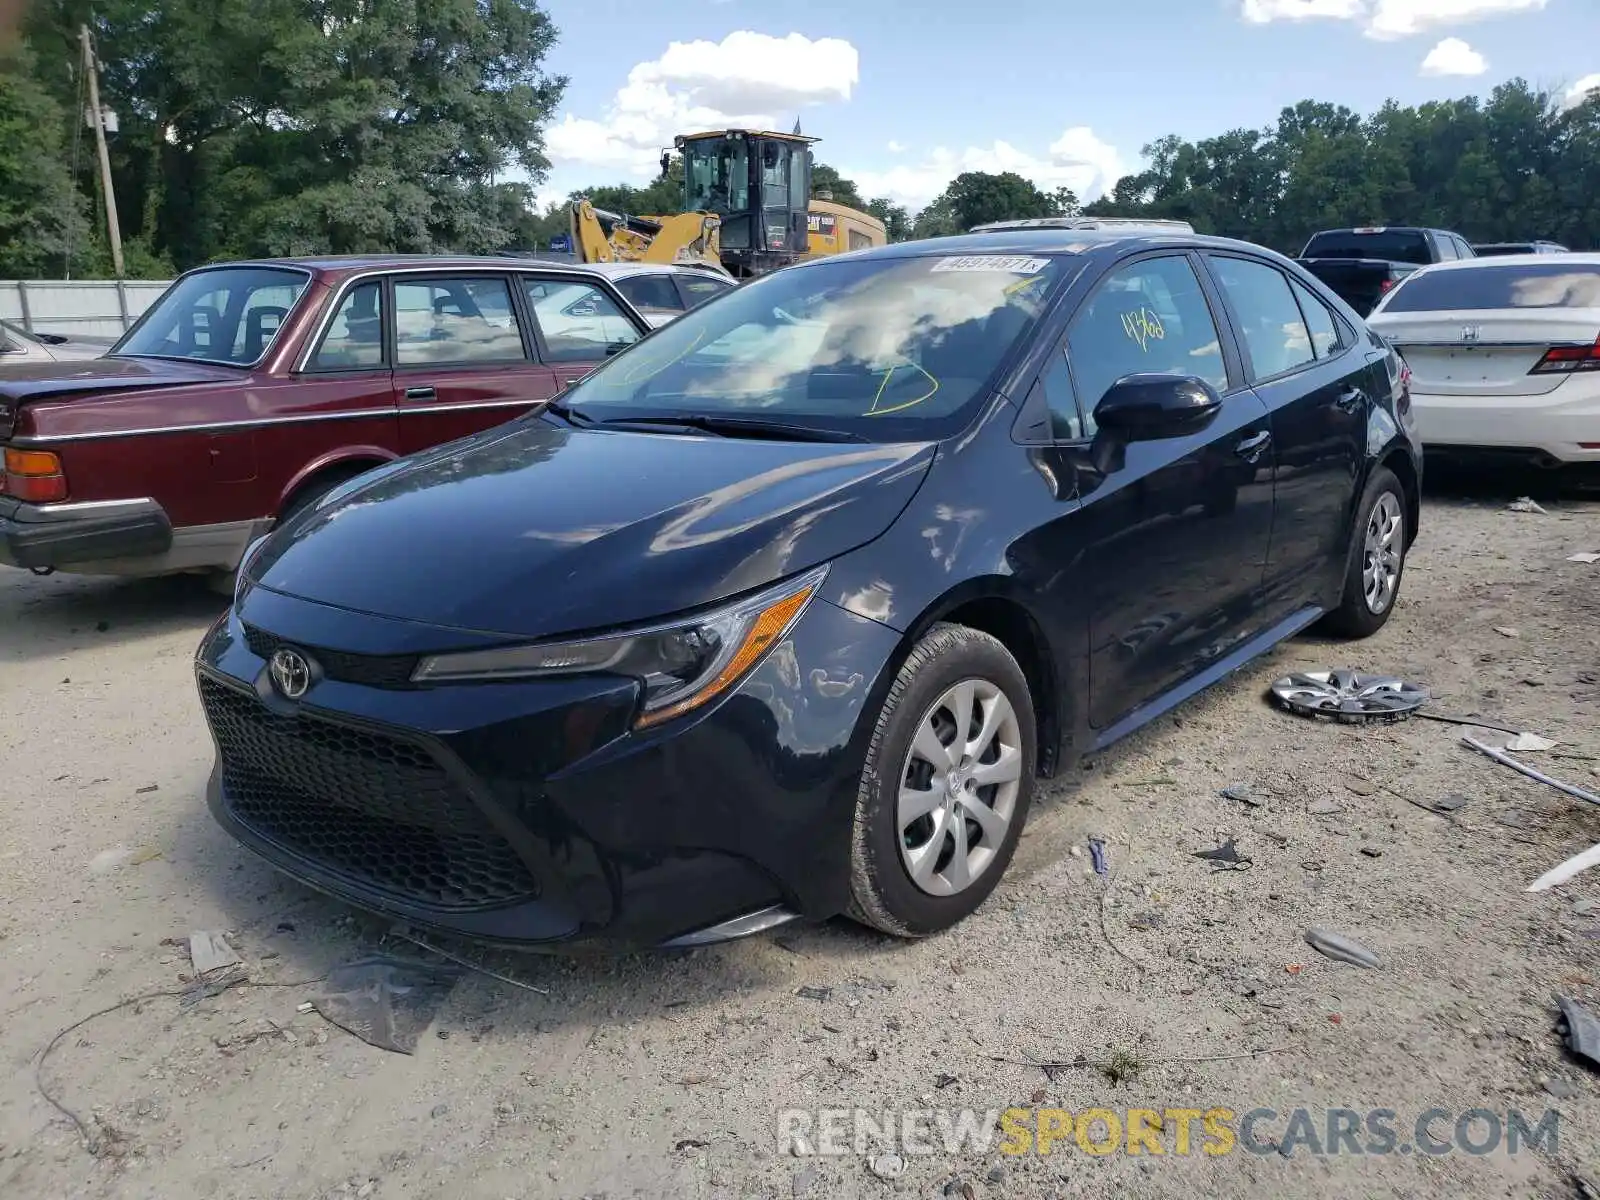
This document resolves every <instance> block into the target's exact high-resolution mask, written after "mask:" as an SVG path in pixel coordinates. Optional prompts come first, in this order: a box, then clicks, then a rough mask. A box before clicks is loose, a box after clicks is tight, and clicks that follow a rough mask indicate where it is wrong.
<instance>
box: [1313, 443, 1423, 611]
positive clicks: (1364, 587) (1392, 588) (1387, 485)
mask: <svg viewBox="0 0 1600 1200" xmlns="http://www.w3.org/2000/svg"><path fill="white" fill-rule="evenodd" d="M1409 536H1410V534H1409V531H1408V530H1407V528H1406V493H1405V489H1404V488H1402V487H1401V486H1400V481H1399V480H1398V479H1397V478H1395V475H1394V472H1393V471H1391V470H1389V468H1388V467H1374V468H1373V470H1372V475H1371V477H1370V478H1369V479H1368V480H1367V486H1366V490H1365V491H1364V492H1362V494H1361V503H1360V504H1359V505H1358V506H1357V507H1356V526H1355V529H1354V530H1352V532H1351V538H1350V556H1349V561H1348V562H1347V564H1346V566H1345V579H1344V595H1343V596H1342V597H1341V599H1340V601H1339V607H1338V608H1336V609H1334V610H1333V611H1332V612H1331V613H1329V614H1328V616H1327V618H1326V619H1325V621H1324V625H1325V627H1326V628H1327V630H1328V632H1330V633H1334V634H1338V635H1340V636H1341V637H1349V638H1366V637H1371V636H1372V635H1373V634H1375V633H1377V632H1378V630H1380V629H1382V628H1383V627H1384V626H1385V625H1386V624H1388V622H1389V617H1390V615H1391V614H1392V613H1393V612H1394V606H1395V604H1396V603H1397V602H1398V601H1399V599H1400V581H1401V579H1402V578H1403V577H1404V575H1405V569H1406V551H1407V550H1408V549H1409Z"/></svg>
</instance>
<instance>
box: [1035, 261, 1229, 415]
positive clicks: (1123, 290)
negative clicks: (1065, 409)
mask: <svg viewBox="0 0 1600 1200" xmlns="http://www.w3.org/2000/svg"><path fill="white" fill-rule="evenodd" d="M1067 355H1068V358H1069V360H1070V363H1071V367H1072V378H1073V381H1074V383H1075V384H1076V390H1077V394H1078V396H1079V398H1080V399H1081V400H1082V402H1083V414H1084V418H1085V422H1084V423H1085V428H1084V430H1083V436H1085V437H1092V436H1094V432H1095V428H1096V426H1095V423H1094V418H1093V413H1094V410H1095V408H1096V406H1097V405H1099V403H1100V401H1101V399H1102V398H1103V397H1104V396H1105V394H1106V392H1108V391H1109V390H1110V389H1111V385H1112V384H1114V383H1116V382H1117V380H1119V379H1121V378H1123V377H1124V376H1127V375H1134V374H1138V373H1141V372H1156V373H1160V374H1170V375H1189V376H1198V377H1199V378H1201V379H1204V380H1205V381H1206V382H1207V383H1209V384H1211V386H1212V387H1214V388H1216V389H1217V390H1218V391H1219V392H1220V391H1225V390H1226V389H1227V387H1228V372H1227V368H1226V366H1225V365H1224V364H1223V360H1222V343H1221V341H1220V339H1219V338H1218V335H1217V326H1216V322H1215V321H1213V320H1212V317H1211V307H1210V305H1209V304H1207V303H1206V297H1205V293H1204V292H1203V291H1201V290H1200V280H1199V279H1198V278H1197V277H1196V275H1195V273H1194V268H1193V267H1192V266H1191V265H1190V264H1189V259H1188V257H1187V256H1186V255H1183V254H1172V255H1164V256H1162V257H1160V258H1146V259H1141V260H1139V261H1138V262H1134V263H1130V264H1128V265H1127V266H1125V267H1119V268H1117V269H1116V270H1115V271H1113V272H1111V274H1110V275H1108V276H1107V277H1106V278H1105V279H1104V280H1102V281H1101V283H1100V285H1099V286H1098V287H1097V288H1096V289H1095V291H1094V293H1093V295H1091V296H1090V297H1089V299H1088V300H1087V301H1085V303H1084V305H1083V307H1082V308H1081V309H1079V311H1078V314H1077V315H1076V316H1075V317H1074V318H1073V321H1072V328H1071V330H1070V331H1069V332H1068V334H1067ZM1057 420H1058V424H1057V429H1058V430H1059V429H1061V425H1060V424H1059V415H1058V416H1057Z"/></svg>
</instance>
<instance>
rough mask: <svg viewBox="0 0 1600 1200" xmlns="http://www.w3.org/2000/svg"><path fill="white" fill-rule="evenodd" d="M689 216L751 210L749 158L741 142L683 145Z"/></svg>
mask: <svg viewBox="0 0 1600 1200" xmlns="http://www.w3.org/2000/svg"><path fill="white" fill-rule="evenodd" d="M683 177H684V182H685V186H686V187H687V189H688V211H689V212H714V213H737V212H744V211H745V210H747V209H748V208H749V207H750V155H749V152H748V150H747V148H746V146H745V143H744V140H743V139H742V138H720V137H714V138H701V139H699V140H698V141H693V142H685V143H684V144H683Z"/></svg>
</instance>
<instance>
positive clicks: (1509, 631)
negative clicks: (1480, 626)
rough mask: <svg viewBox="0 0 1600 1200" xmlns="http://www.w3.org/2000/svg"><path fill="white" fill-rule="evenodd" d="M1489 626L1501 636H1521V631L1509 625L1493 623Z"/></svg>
mask: <svg viewBox="0 0 1600 1200" xmlns="http://www.w3.org/2000/svg"><path fill="white" fill-rule="evenodd" d="M1491 628H1492V629H1493V630H1494V631H1495V632H1496V633H1498V634H1499V635H1500V636H1501V637H1508V638H1514V637H1521V636H1522V634H1521V632H1520V631H1519V630H1516V629H1513V628H1512V627H1511V626H1509V625H1494V626H1491Z"/></svg>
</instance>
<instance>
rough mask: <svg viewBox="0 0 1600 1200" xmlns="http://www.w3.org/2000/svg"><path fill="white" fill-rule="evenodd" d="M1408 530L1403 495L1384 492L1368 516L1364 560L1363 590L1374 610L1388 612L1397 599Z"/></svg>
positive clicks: (1362, 571) (1369, 607) (1370, 608)
mask: <svg viewBox="0 0 1600 1200" xmlns="http://www.w3.org/2000/svg"><path fill="white" fill-rule="evenodd" d="M1404 530H1405V516H1404V514H1403V513H1402V512H1401V511H1400V499H1399V497H1398V496H1396V495H1395V494H1394V493H1393V492H1383V493H1381V494H1380V495H1379V496H1378V499H1377V502H1376V503H1375V504H1373V506H1372V513H1371V515H1370V516H1369V517H1368V518H1367V534H1366V542H1365V544H1364V547H1363V550H1362V564H1361V591H1362V595H1363V596H1364V597H1365V598H1366V602H1367V608H1368V610H1369V611H1371V612H1373V613H1384V612H1387V611H1388V610H1389V606H1390V605H1391V604H1393V603H1394V594H1395V589H1396V588H1397V587H1398V586H1399V584H1400V565H1401V554H1402V552H1403V551H1402V547H1403V546H1404V540H1403V538H1402V536H1401V535H1402V534H1403V533H1404Z"/></svg>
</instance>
